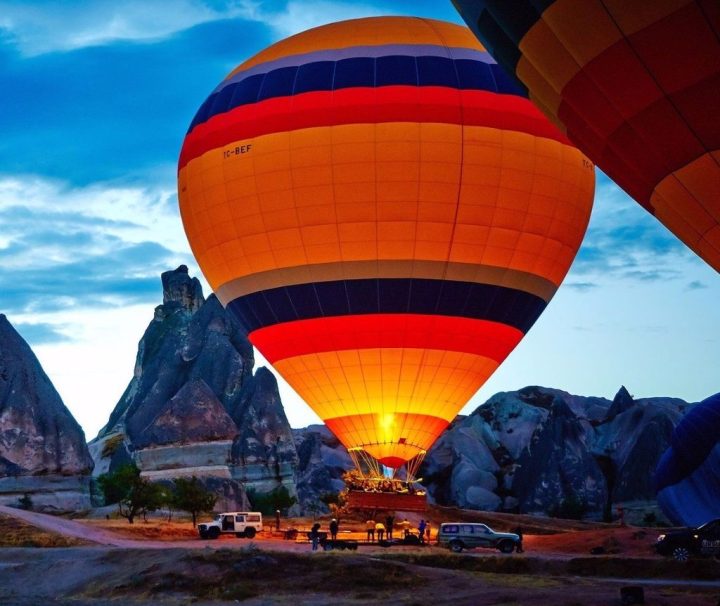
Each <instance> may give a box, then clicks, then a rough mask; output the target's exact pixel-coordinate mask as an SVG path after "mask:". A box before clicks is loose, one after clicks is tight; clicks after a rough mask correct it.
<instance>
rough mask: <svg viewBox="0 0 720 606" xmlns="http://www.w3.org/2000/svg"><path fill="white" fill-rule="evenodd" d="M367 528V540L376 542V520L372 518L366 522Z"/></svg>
mask: <svg viewBox="0 0 720 606" xmlns="http://www.w3.org/2000/svg"><path fill="white" fill-rule="evenodd" d="M365 529H366V530H367V542H368V543H374V542H375V520H373V519H370V520H368V521H367V522H365Z"/></svg>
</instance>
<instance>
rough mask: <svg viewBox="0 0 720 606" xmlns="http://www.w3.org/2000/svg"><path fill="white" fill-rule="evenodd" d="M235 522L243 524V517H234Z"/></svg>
mask: <svg viewBox="0 0 720 606" xmlns="http://www.w3.org/2000/svg"><path fill="white" fill-rule="evenodd" d="M235 521H236V522H244V521H245V516H235Z"/></svg>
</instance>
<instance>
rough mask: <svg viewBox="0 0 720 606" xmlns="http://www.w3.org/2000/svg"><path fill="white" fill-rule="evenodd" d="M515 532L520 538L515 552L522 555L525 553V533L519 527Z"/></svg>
mask: <svg viewBox="0 0 720 606" xmlns="http://www.w3.org/2000/svg"><path fill="white" fill-rule="evenodd" d="M513 532H514V533H515V534H516V535H517V536H518V537H519V539H518V542H517V543H516V544H515V551H516V552H517V553H522V552H523V551H525V550H524V549H523V531H522V528H521V527H520V526H518V527H517V528H516V529H515V530H513Z"/></svg>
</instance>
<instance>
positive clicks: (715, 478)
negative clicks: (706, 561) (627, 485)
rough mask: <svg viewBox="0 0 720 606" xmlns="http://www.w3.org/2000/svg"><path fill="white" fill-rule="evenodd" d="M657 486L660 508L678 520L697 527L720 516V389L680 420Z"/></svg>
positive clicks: (668, 515)
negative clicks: (719, 391)
mask: <svg viewBox="0 0 720 606" xmlns="http://www.w3.org/2000/svg"><path fill="white" fill-rule="evenodd" d="M655 486H656V489H657V491H658V492H657V499H658V503H659V505H660V508H661V509H662V510H663V512H664V513H665V515H666V516H667V517H668V518H669V519H670V520H671V521H672V522H673V523H674V524H680V525H683V526H692V527H697V526H700V525H701V524H704V523H705V522H708V521H709V520H713V519H715V518H720V393H717V394H715V395H714V396H710V397H709V398H707V399H705V400H703V401H702V402H700V403H699V404H696V405H695V406H693V407H692V408H691V409H690V411H689V412H688V413H687V414H686V415H685V416H684V417H683V418H682V420H681V421H680V423H678V425H677V427H676V428H675V431H674V432H673V435H672V441H671V445H670V448H668V449H667V450H666V451H665V453H664V454H663V456H662V457H661V458H660V462H659V463H658V467H657V470H656V472H655Z"/></svg>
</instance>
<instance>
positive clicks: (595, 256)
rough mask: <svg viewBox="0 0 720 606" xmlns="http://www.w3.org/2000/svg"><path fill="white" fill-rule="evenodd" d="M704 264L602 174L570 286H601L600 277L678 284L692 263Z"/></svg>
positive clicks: (570, 279) (569, 280)
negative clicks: (595, 284) (598, 281)
mask: <svg viewBox="0 0 720 606" xmlns="http://www.w3.org/2000/svg"><path fill="white" fill-rule="evenodd" d="M700 263H702V261H700V260H699V259H697V258H696V257H695V255H694V254H693V253H692V252H690V251H689V250H688V249H687V248H686V247H685V245H684V244H682V242H680V240H678V239H677V238H676V237H675V236H674V235H673V234H672V233H671V232H670V231H668V230H667V228H665V227H664V226H663V225H662V224H661V223H660V222H659V221H657V220H656V219H654V218H653V217H652V216H651V215H650V214H649V213H647V212H646V211H645V210H643V209H642V207H641V206H640V205H639V204H637V203H636V202H635V201H634V200H632V199H631V198H630V197H629V196H628V195H627V194H625V193H624V192H623V191H622V190H621V189H620V188H619V187H618V186H617V185H615V184H614V183H613V182H612V181H611V180H610V179H608V178H607V177H606V176H605V175H604V174H602V173H600V172H598V183H597V188H596V196H595V205H594V208H593V213H592V217H591V219H590V225H589V228H588V231H587V234H586V236H585V240H584V242H583V245H582V247H581V248H580V251H579V252H578V256H577V259H576V260H575V263H574V265H573V269H572V273H571V275H570V277H569V279H568V282H569V283H570V284H572V283H573V282H574V283H575V284H584V283H586V282H587V283H590V282H596V281H597V279H598V278H600V277H605V278H608V277H612V278H621V279H627V280H631V281H642V282H654V281H662V280H678V279H682V278H683V277H684V275H685V272H684V270H685V267H686V265H687V264H700ZM580 278H585V279H580ZM587 278H591V279H587ZM576 288H577V286H576Z"/></svg>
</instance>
